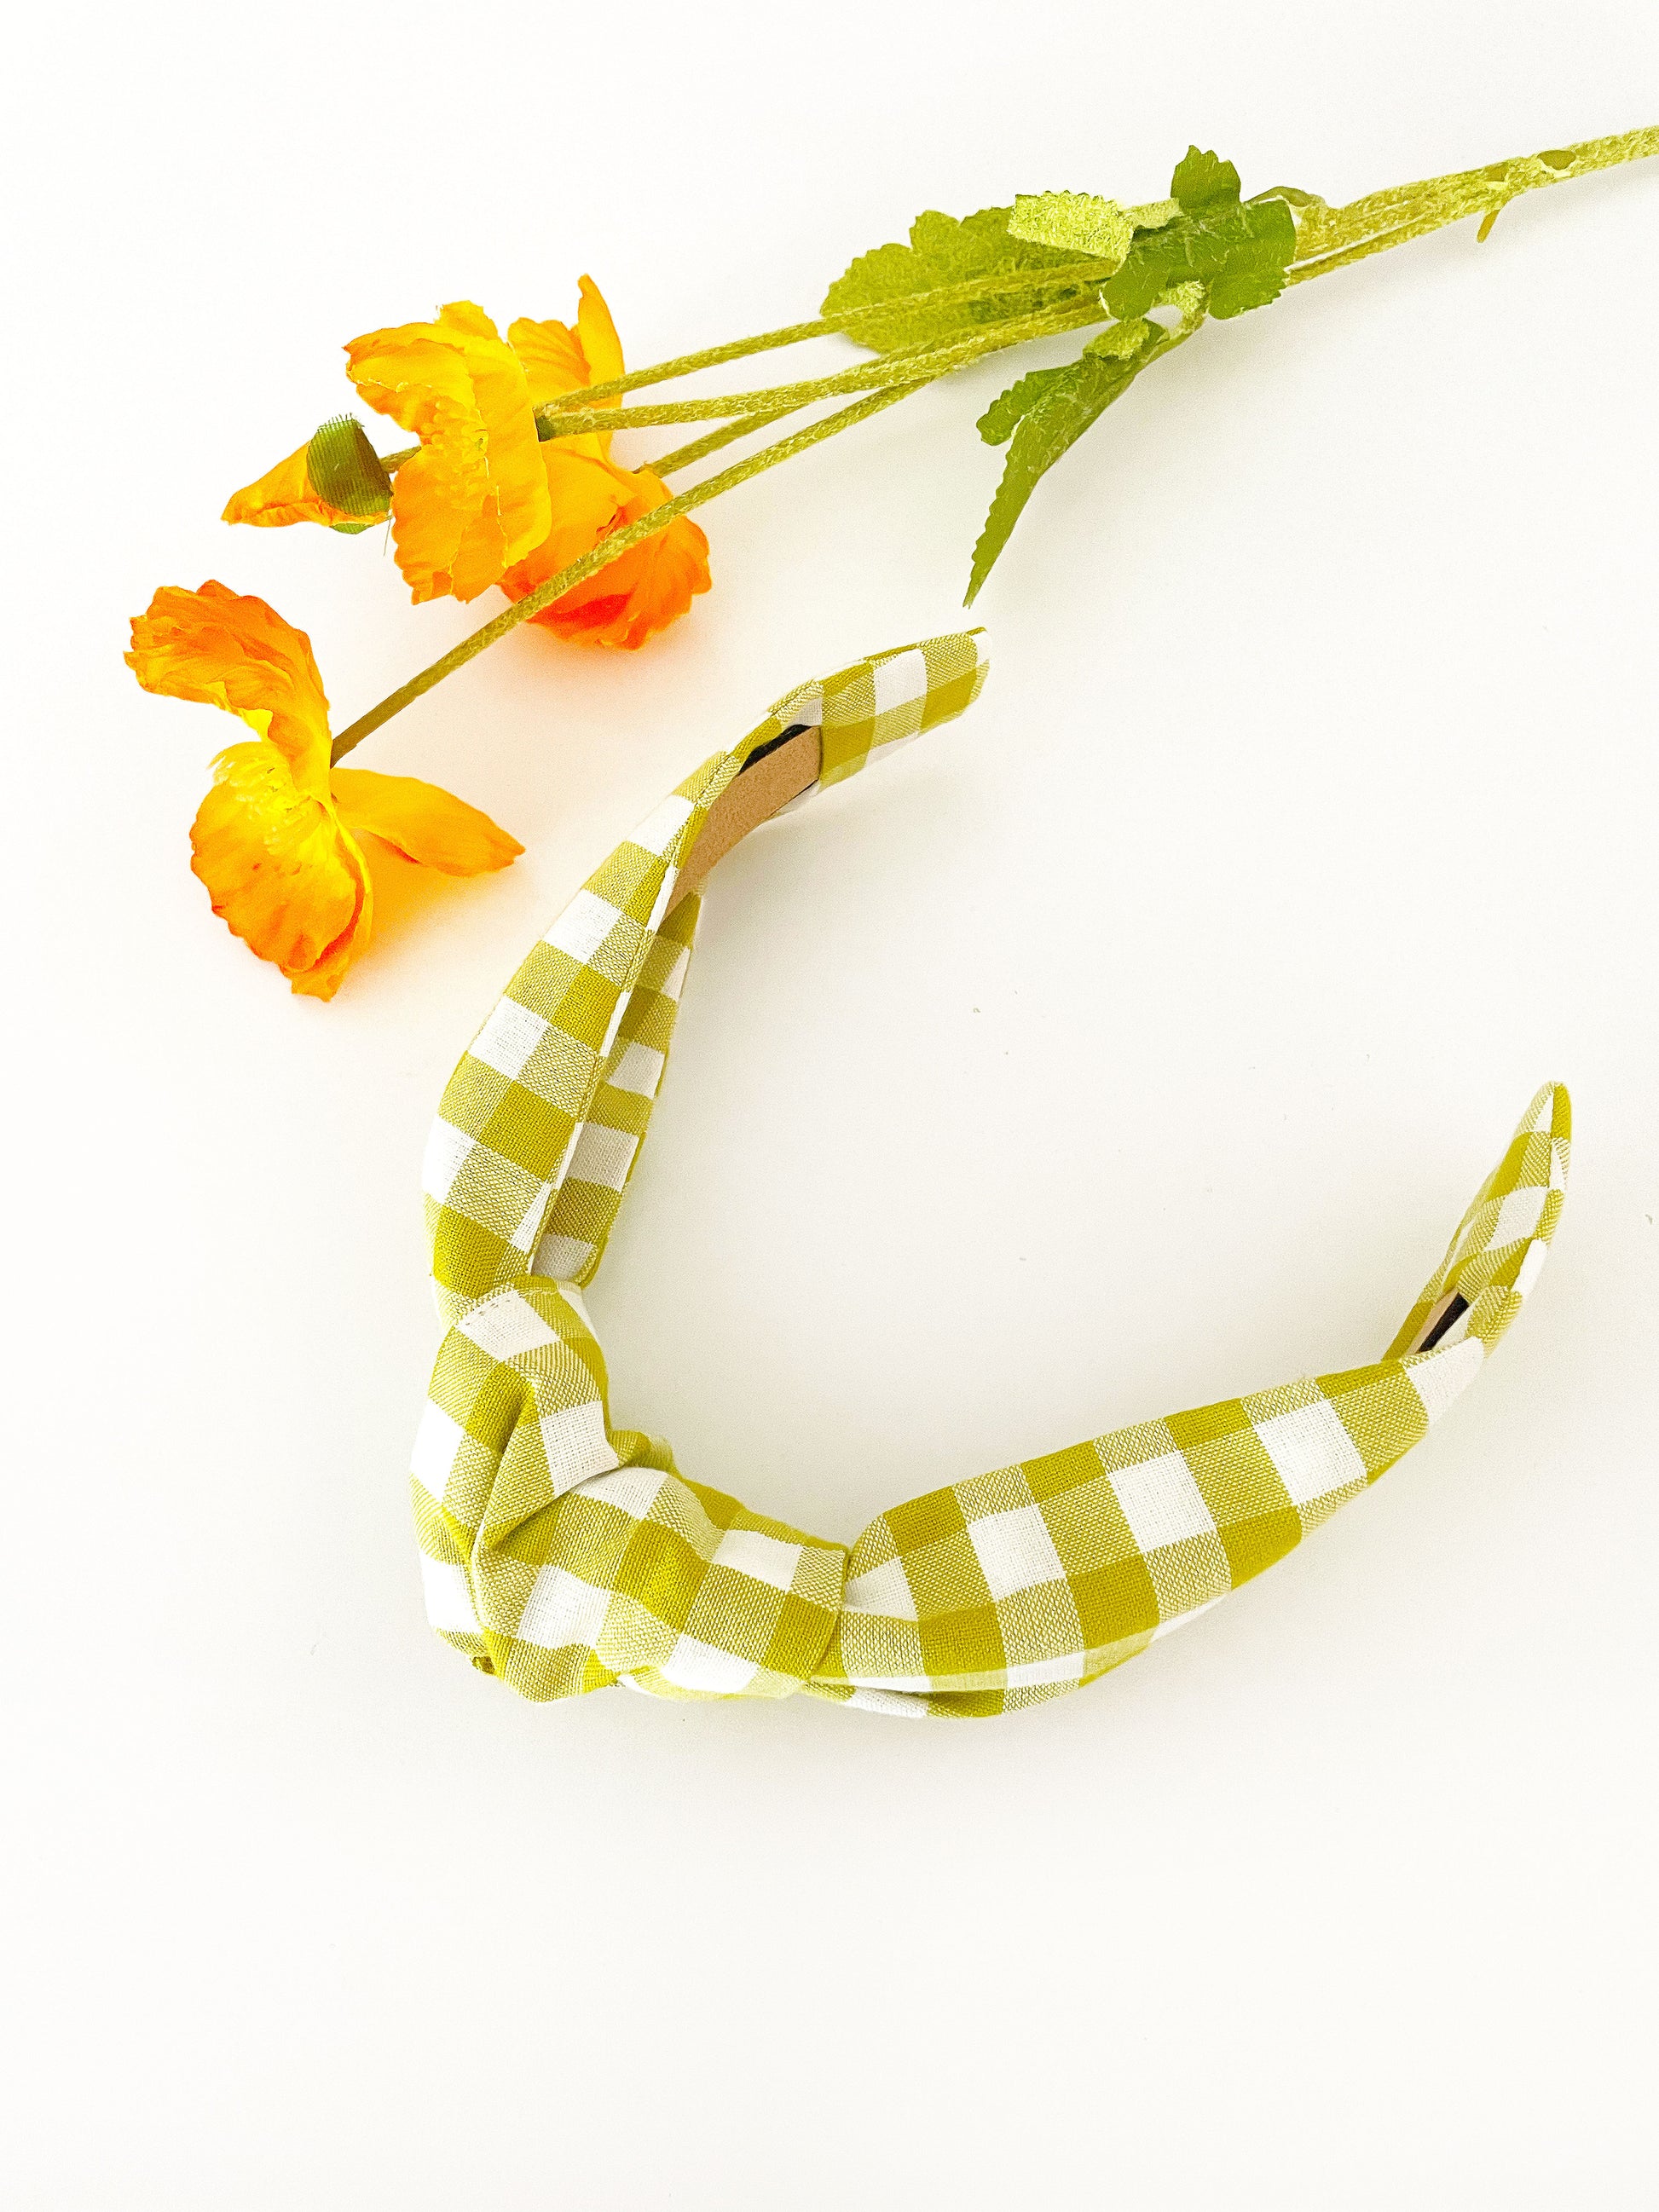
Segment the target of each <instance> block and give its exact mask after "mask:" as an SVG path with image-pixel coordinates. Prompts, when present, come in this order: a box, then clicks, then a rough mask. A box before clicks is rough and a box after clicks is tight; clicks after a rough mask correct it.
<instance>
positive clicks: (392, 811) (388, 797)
mask: <svg viewBox="0 0 1659 2212" xmlns="http://www.w3.org/2000/svg"><path fill="white" fill-rule="evenodd" d="M333 781H334V799H335V804H336V805H337V807H338V808H339V811H340V818H341V820H342V821H343V822H344V823H347V824H348V825H349V828H351V829H354V830H356V832H357V834H358V835H359V836H372V837H379V838H381V839H383V840H384V842H386V844H388V845H390V846H391V847H392V848H393V850H394V851H396V852H399V853H401V854H403V856H404V859H405V860H414V861H416V862H417V863H418V864H419V865H420V866H422V867H423V868H439V869H441V870H442V872H443V873H444V874H445V875H447V876H483V875H488V874H489V872H490V871H491V869H493V868H505V867H506V866H508V864H509V863H510V862H512V861H513V860H517V859H518V857H519V855H520V853H522V852H523V850H524V847H523V846H522V845H521V844H520V842H519V841H518V839H517V838H516V837H513V836H509V834H508V833H507V831H506V830H505V829H502V828H501V824H500V823H498V822H492V821H491V820H490V818H489V816H488V815H487V814H485V813H483V812H481V811H480V810H479V809H478V808H477V807H476V806H469V805H467V803H466V801H465V799H457V798H456V796H455V794H454V793H453V791H445V790H444V789H443V788H442V787H441V786H440V785H438V784H435V783H423V782H422V781H421V779H420V778H419V777H418V776H415V775H380V774H379V773H378V772H377V771H376V770H374V769H366V768H337V769H335V771H334V778H333Z"/></svg>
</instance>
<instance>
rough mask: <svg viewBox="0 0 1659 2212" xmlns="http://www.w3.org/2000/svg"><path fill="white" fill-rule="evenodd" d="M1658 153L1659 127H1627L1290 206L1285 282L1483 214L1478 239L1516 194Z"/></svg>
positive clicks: (1318, 273) (1341, 266)
mask: <svg viewBox="0 0 1659 2212" xmlns="http://www.w3.org/2000/svg"><path fill="white" fill-rule="evenodd" d="M1655 154H1659V130H1647V131H1621V132H1620V133H1619V134H1617V135H1616V136H1615V137H1610V138H1587V139H1585V140H1583V142H1582V143H1580V144H1578V145H1577V146H1564V147H1560V148H1558V149H1552V150H1551V151H1550V152H1548V153H1546V154H1527V155H1521V156H1519V157H1518V158H1517V159H1516V160H1515V161H1492V162H1490V163H1488V164H1487V166H1486V167H1485V168H1482V169H1458V170H1454V171H1453V172H1452V173H1450V174H1449V175H1447V176H1443V177H1429V178H1425V179H1424V180H1423V182H1422V183H1420V184H1415V185H1391V186H1390V187H1389V190H1388V191H1381V192H1370V193H1368V194H1367V195H1366V196H1365V197H1364V199H1358V200H1350V201H1349V203H1348V204H1347V205H1346V207H1340V208H1329V207H1324V206H1322V205H1313V206H1310V207H1305V208H1297V210H1296V211H1295V212H1296V259H1295V261H1294V262H1293V263H1292V264H1291V269H1290V271H1289V274H1288V277H1287V282H1289V283H1292V284H1300V283H1305V281H1306V280H1307V279H1308V278H1309V277H1310V276H1325V275H1327V274H1328V272H1329V271H1330V270H1334V269H1346V267H1347V266H1348V265H1349V264H1351V263H1352V262H1355V261H1363V260H1364V259H1366V258H1367V257H1368V256H1370V254H1373V253H1386V252H1388V251H1389V248H1390V247H1391V246H1405V245H1407V244H1408V243H1409V242H1410V240H1413V239H1414V238H1426V237H1427V236H1428V234H1429V233H1430V232H1431V231H1436V230H1441V229H1443V228H1444V227H1445V226H1446V225H1447V224H1448V223H1451V222H1462V221H1463V220H1464V218H1465V217H1466V216H1472V215H1478V216H1482V217H1483V218H1484V220H1483V221H1482V222H1481V225H1480V235H1481V237H1483V238H1484V237H1485V236H1486V234H1487V232H1488V231H1489V230H1490V229H1491V228H1492V224H1493V223H1494V222H1496V221H1497V219H1498V215H1499V213H1500V212H1501V211H1502V210H1503V209H1504V208H1505V207H1507V206H1508V204H1509V203H1510V201H1511V200H1512V199H1518V198H1519V197H1520V196H1521V195H1522V193H1523V192H1533V191H1541V190H1542V189H1543V188H1544V187H1545V186H1546V185H1563V184H1565V183H1566V182H1567V181H1568V179H1570V178H1572V177H1584V176H1589V174H1591V173H1592V172H1593V171H1595V170H1597V169H1612V168H1617V167H1619V166H1620V164H1621V163H1623V162H1626V161H1644V160H1646V159H1647V158H1648V157H1649V156H1650V155H1655Z"/></svg>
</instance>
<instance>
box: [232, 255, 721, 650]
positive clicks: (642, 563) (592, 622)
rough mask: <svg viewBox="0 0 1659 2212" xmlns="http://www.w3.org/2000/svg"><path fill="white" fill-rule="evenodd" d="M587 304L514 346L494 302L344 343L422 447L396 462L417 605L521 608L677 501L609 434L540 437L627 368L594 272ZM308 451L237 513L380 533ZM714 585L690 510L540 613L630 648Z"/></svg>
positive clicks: (400, 549)
mask: <svg viewBox="0 0 1659 2212" xmlns="http://www.w3.org/2000/svg"><path fill="white" fill-rule="evenodd" d="M346 360H347V364H348V374H349V376H350V378H351V380H352V382H353V383H354V384H355V385H356V387H357V389H358V391H359V392H360V393H361V394H362V397H363V398H364V399H366V400H367V401H368V404H369V405H370V406H371V407H374V408H376V409H378V410H380V413H382V414H384V415H390V416H393V417H394V418H395V419H396V420H397V421H398V422H400V423H402V425H403V426H404V428H405V429H406V430H412V431H413V432H414V433H415V435H416V437H417V438H419V440H420V441H421V448H420V451H419V452H418V453H412V454H411V455H410V458H409V459H408V460H406V461H404V462H401V463H400V464H399V465H398V470H397V472H396V476H395V477H394V479H393V483H392V543H393V546H394V548H395V550H396V553H397V557H398V568H400V569H401V570H402V571H403V574H404V580H406V581H407V583H408V585H409V586H410V592H412V593H413V595H414V597H415V599H416V600H417V601H418V600H422V599H439V598H441V597H443V596H444V595H445V594H451V595H453V597H454V598H456V599H476V598H477V595H478V594H479V592H483V591H484V590H487V589H488V587H489V586H490V585H491V584H499V585H500V586H501V588H502V590H503V591H504V592H506V593H507V597H508V598H509V599H523V598H524V596H525V594H526V592H531V591H533V590H534V589H535V587H536V586H538V584H542V583H544V582H545V581H546V580H547V579H548V578H549V577H550V576H554V575H556V574H557V573H558V571H559V570H560V569H561V568H564V567H566V566H567V565H568V563H569V562H572V561H574V560H576V559H578V558H579V557H580V556H581V555H582V554H584V553H586V552H590V551H591V550H592V548H593V547H594V546H596V545H597V544H599V541H600V540H601V538H605V537H607V536H608V535H609V534H610V533H611V532H612V531H614V530H619V529H622V528H623V527H624V526H626V525H627V524H629V523H630V522H635V521H637V520H639V518H640V517H641V515H645V514H649V513H652V512H653V509H655V508H656V507H660V506H662V505H663V503H664V502H665V501H666V499H667V498H668V496H669V495H668V492H667V489H666V488H665V486H664V484H663V482H662V479H661V478H660V477H658V476H655V475H653V472H652V471H650V470H649V469H639V470H629V469H624V468H621V467H619V466H617V464H616V463H614V462H613V461H612V460H611V433H610V432H609V431H606V430H601V431H588V432H586V433H584V434H583V435H580V436H579V437H572V438H560V439H557V440H556V441H538V438H537V435H536V410H537V409H538V408H541V407H545V406H547V405H549V404H550V403H551V402H552V401H554V400H556V399H561V398H564V397H566V396H567V395H568V393H571V392H582V391H585V390H586V389H587V387H588V386H591V385H595V384H609V383H611V382H612V381H614V380H616V379H617V377H620V376H621V375H622V374H623V349H622V341H621V340H620V339H619V338H618V337H617V326H616V325H615V324H614V323H613V322H612V320H611V310H610V308H609V307H606V305H605V295H604V294H603V293H602V292H601V291H600V290H599V286H598V285H597V284H596V283H594V282H593V279H592V277H591V276H584V277H583V278H582V279H581V282H580V305H579V307H578V309H577V313H576V320H575V323H574V326H573V325H570V324H568V323H561V322H557V321H548V322H534V321H532V320H531V319H530V318H529V317H527V316H520V319H518V321H517V322H515V323H513V324H512V325H510V326H509V328H508V331H507V337H506V338H505V339H503V338H502V337H501V335H500V333H499V332H498V331H497V330H496V328H495V324H494V323H492V322H491V321H490V319H489V316H488V315H486V314H485V313H484V312H483V309H482V308H481V307H474V306H473V304H472V303H471V301H467V300H461V301H454V302H453V303H452V304H451V305H450V306H449V307H445V308H442V309H441V311H440V313H439V315H438V318H437V320H436V321H435V322H431V323H404V324H401V325H398V326H397V327H396V328H394V329H390V330H384V331H369V332H368V335H367V336H366V337H360V338H354V339H353V340H352V341H351V343H350V344H349V346H348V347H347V348H346ZM600 404H603V405H608V406H613V407H614V406H616V405H617V404H619V402H618V401H617V399H616V398H611V399H610V400H608V401H604V402H601V403H600ZM308 450H309V449H308V448H307V447H301V449H300V451H299V452H298V453H291V454H290V455H289V458H288V459H287V460H285V461H279V462H278V463H277V465H276V467H275V468H274V469H272V470H270V471H269V472H268V474H266V475H265V476H263V477H260V479H259V481H258V483H254V484H249V485H248V486H247V487H246V489H244V490H242V491H239V492H238V493H236V494H235V495H234V497H233V499H232V500H231V502H230V504H229V506H228V507H227V508H226V509H225V520H226V521H227V522H252V523H257V524H259V525H261V526H274V525H277V524H282V523H288V522H327V523H330V524H331V525H332V526H333V527H334V528H335V529H337V530H362V529H366V528H368V526H369V524H370V522H372V521H373V520H374V519H375V518H374V517H372V516H371V517H368V519H365V518H364V517H363V516H362V515H355V514H346V513H342V512H341V511H340V510H339V509H337V508H336V507H331V505H330V504H329V503H328V502H327V501H325V500H324V499H322V498H321V497H320V496H319V495H318V494H317V493H316V492H315V491H313V489H312V486H311V482H310V479H309V477H308V476H307V453H308ZM335 489H336V490H337V491H338V489H339V487H338V486H337V485H336V486H335ZM707 590H708V539H707V538H705V537H704V536H703V534H702V531H701V530H699V529H698V527H697V526H696V523H694V522H692V521H690V520H688V519H687V518H686V517H685V516H684V515H680V516H677V517H676V519H675V520H673V521H672V522H671V523H670V524H669V525H668V526H667V528H666V529H665V530H664V531H663V532H661V533H660V535H659V536H658V537H655V538H647V540H646V541H645V543H644V544H641V545H637V546H635V547H634V548H633V549H632V550H630V551H629V552H627V553H624V554H623V555H622V556H621V557H620V558H619V559H618V560H617V561H614V562H611V565H610V566H609V567H608V568H604V569H601V570H600V572H599V574H598V575H596V576H592V577H590V578H589V579H588V580H587V582H586V583H585V584H580V585H578V586H577V587H576V589H575V590H574V591H573V592H566V593H565V594H564V596H563V598H562V599H556V600H555V601H554V603H553V604H552V605H551V606H549V607H544V608H543V609H542V611H540V613H538V614H536V615H533V616H532V617H531V619H532V622H538V623H541V624H542V625H543V627H544V629H550V630H552V631H553V632H554V633H555V634H556V635H557V636H559V637H563V638H574V639H579V640H580V641H584V642H586V643H587V644H590V645H610V646H620V647H623V648H625V649H627V650H629V651H631V650H633V649H635V648H636V647H640V646H641V645H643V644H644V643H645V641H646V640H647V638H650V637H654V636H655V635H656V634H657V632H658V631H659V629H665V628H666V627H667V625H668V624H669V623H671V622H674V621H677V620H678V617H680V616H681V615H683V614H684V612H685V611H686V610H687V608H688V607H690V604H691V601H692V599H694V598H695V597H696V594H697V593H698V592H706V591H707Z"/></svg>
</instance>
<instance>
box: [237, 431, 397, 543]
mask: <svg viewBox="0 0 1659 2212" xmlns="http://www.w3.org/2000/svg"><path fill="white" fill-rule="evenodd" d="M310 452H311V448H310V447H309V445H304V446H301V447H300V449H299V451H298V452H297V453H290V454H289V457H288V459H286V460H285V461H278V462H277V464H276V467H275V468H274V469H267V470H266V471H265V473H264V476H262V477H260V478H259V480H258V483H251V484H244V485H243V487H242V489H241V490H240V491H234V492H232V494H231V495H230V503H229V505H228V507H226V508H225V511H224V513H223V514H222V516H221V517H220V520H221V521H222V522H251V523H252V524H253V526H254V527H255V528H256V529H259V530H279V529H281V528H282V527H283V526H284V525H285V524H287V523H290V522H325V523H326V524H327V525H328V526H329V527H330V528H331V529H332V530H348V531H351V532H357V531H362V530H368V529H369V528H371V527H372V526H373V525H374V522H375V521H376V520H381V519H382V518H380V517H377V516H374V515H362V514H348V513H346V511H345V509H344V508H343V507H331V506H330V505H329V503H328V501H326V500H325V499H323V498H320V497H319V495H318V494H317V493H316V492H314V491H313V489H312V488H311V478H310V476H309V475H308V473H307V467H306V464H307V459H308V457H309V454H310Z"/></svg>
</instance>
